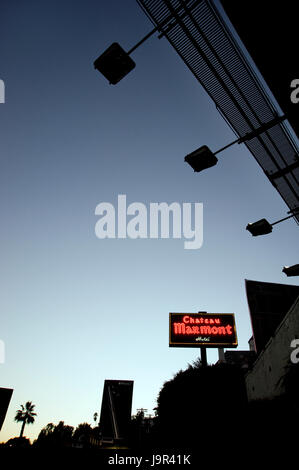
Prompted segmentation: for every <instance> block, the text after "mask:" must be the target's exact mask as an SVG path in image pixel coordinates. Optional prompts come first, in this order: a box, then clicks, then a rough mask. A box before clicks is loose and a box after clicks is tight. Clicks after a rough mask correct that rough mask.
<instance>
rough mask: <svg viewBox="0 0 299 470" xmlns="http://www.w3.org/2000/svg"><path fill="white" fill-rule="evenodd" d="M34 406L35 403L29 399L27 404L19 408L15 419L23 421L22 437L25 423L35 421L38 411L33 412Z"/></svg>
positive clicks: (18, 421)
mask: <svg viewBox="0 0 299 470" xmlns="http://www.w3.org/2000/svg"><path fill="white" fill-rule="evenodd" d="M34 408H35V405H33V404H32V402H31V401H27V402H26V404H25V406H23V405H21V409H20V410H17V413H16V416H15V421H16V422H17V423H22V427H21V432H20V437H23V433H24V428H25V424H31V423H34V420H35V418H34V416H36V413H34V412H33V410H34Z"/></svg>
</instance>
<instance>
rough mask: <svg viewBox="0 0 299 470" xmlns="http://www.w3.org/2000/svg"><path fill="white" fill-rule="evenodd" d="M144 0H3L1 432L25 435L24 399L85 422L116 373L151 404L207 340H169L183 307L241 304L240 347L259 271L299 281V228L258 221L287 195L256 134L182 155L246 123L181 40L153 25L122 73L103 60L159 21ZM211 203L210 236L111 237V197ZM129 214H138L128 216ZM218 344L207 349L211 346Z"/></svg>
mask: <svg viewBox="0 0 299 470" xmlns="http://www.w3.org/2000/svg"><path fill="white" fill-rule="evenodd" d="M152 27H153V26H152V24H151V22H150V21H149V19H148V18H147V17H146V15H145V14H144V13H143V11H142V10H141V9H140V7H139V6H138V4H137V2H135V0H126V1H120V0H109V1H108V0H85V1H79V0H77V1H71V0H63V1H61V0H59V1H58V0H43V1H38V0H26V1H20V0H19V1H18V0H2V1H1V2H0V57H1V61H0V79H2V80H3V81H4V83H5V103H4V104H0V132H1V139H0V155H1V160H0V161H1V172H0V204H1V229H0V241H1V244H0V247H1V264H0V285H1V296H0V340H2V341H3V342H4V344H5V362H4V363H3V364H0V386H1V387H8V388H13V389H14V392H13V396H12V399H11V403H10V406H9V410H8V413H7V416H6V420H5V422H4V425H3V428H2V431H1V433H0V442H1V441H6V440H7V439H9V438H10V437H14V436H18V435H19V432H20V427H21V425H20V423H14V416H15V413H16V410H17V409H18V408H19V407H20V405H21V404H25V402H26V401H32V402H33V403H34V404H35V405H36V409H35V411H36V413H37V418H36V421H35V423H34V424H33V425H27V426H26V427H25V435H26V437H29V438H30V439H31V440H33V439H35V438H36V437H37V436H38V434H39V432H40V430H41V429H42V428H43V427H44V426H45V425H46V424H47V423H49V422H52V423H54V424H57V423H58V422H59V421H60V420H62V421H64V422H65V424H68V425H71V426H77V425H78V424H79V423H82V422H89V423H91V424H94V423H93V414H94V413H95V412H98V413H100V407H101V399H102V391H103V385H104V380H105V379H127V380H134V392H133V408H132V412H133V413H135V412H136V409H137V408H141V407H143V408H146V409H147V410H148V413H151V414H153V408H154V407H155V406H156V398H157V395H158V393H159V390H160V388H161V387H162V385H163V383H164V382H165V381H166V380H169V379H171V378H172V377H173V374H175V373H176V372H177V371H178V370H180V369H184V368H186V367H187V365H188V364H190V363H192V362H193V361H194V360H196V359H197V358H198V357H199V354H200V351H199V349H196V348H193V349H192V348H169V346H168V319H169V312H197V311H208V312H219V313H220V312H223V313H235V318H236V326H237V334H238V341H239V346H238V348H239V349H248V340H249V338H250V337H251V335H252V330H251V324H250V318H249V311H248V306H247V299H246V292H245V279H253V280H259V281H266V282H278V283H286V284H294V285H297V284H298V280H297V279H296V278H287V277H286V276H285V274H283V273H282V268H283V266H285V265H292V264H296V263H298V227H297V225H296V223H295V222H294V221H293V220H288V221H286V222H283V223H282V224H279V225H276V226H275V227H274V228H273V233H272V234H270V235H268V236H262V237H256V238H253V237H252V236H251V235H250V234H249V233H248V232H247V231H246V230H245V227H246V225H247V223H248V222H254V221H256V220H258V219H261V218H263V217H265V218H267V220H269V221H270V222H273V221H275V220H278V219H280V218H282V217H284V216H286V213H287V211H288V208H287V206H286V204H285V203H284V201H283V200H282V199H281V197H280V196H279V194H278V192H277V191H276V190H275V189H274V187H273V186H272V185H271V184H270V182H269V181H268V179H267V178H266V177H265V175H264V173H263V171H262V169H261V168H260V167H259V165H258V163H257V162H256V161H255V159H254V158H253V156H252V155H251V154H250V153H249V151H248V150H247V149H246V147H245V146H244V145H235V146H233V147H231V148H229V149H228V150H226V151H225V152H223V153H222V154H220V155H219V162H218V164H217V166H215V167H213V168H210V169H208V170H206V171H204V172H202V173H194V172H193V170H192V169H191V167H190V166H189V165H188V164H187V163H185V162H184V157H185V155H186V154H188V153H190V152H192V151H193V150H195V149H197V148H198V147H200V146H201V145H208V146H209V147H210V148H211V149H212V150H215V151H216V150H217V149H219V148H220V147H222V146H224V145H226V144H227V143H229V142H231V141H232V140H234V139H235V135H234V133H233V132H232V131H231V130H230V128H229V126H228V125H227V124H226V122H225V121H224V120H223V118H222V117H221V116H220V114H219V113H218V111H217V110H216V108H215V105H214V103H213V102H212V100H211V99H210V98H209V97H208V95H207V94H206V92H205V91H204V90H203V88H202V87H201V86H200V84H199V83H198V82H197V81H196V79H195V78H194V76H193V75H192V74H191V72H190V71H189V70H188V69H187V67H186V66H185V65H184V63H183V61H182V60H181V59H180V57H179V56H178V55H177V53H176V52H175V51H174V49H173V48H172V47H171V45H170V44H169V43H168V42H167V40H166V39H165V38H164V39H161V40H159V39H158V38H157V36H153V37H152V38H151V39H150V40H148V41H147V42H146V43H145V44H144V45H142V46H141V47H140V48H139V49H137V50H136V51H135V52H134V53H133V54H132V58H133V60H134V61H135V62H136V68H135V69H134V70H133V71H132V72H131V73H130V74H129V75H128V76H127V77H125V78H124V79H123V80H122V81H121V82H120V83H118V84H117V85H115V86H113V85H109V83H108V82H107V80H106V79H105V78H104V77H103V76H102V75H101V74H100V73H99V72H98V71H96V70H95V69H94V67H93V61H94V60H95V59H96V58H97V57H98V56H99V55H100V54H101V53H102V52H103V51H104V50H105V49H106V48H107V47H108V46H109V45H110V44H111V43H112V42H115V41H116V42H119V43H120V44H121V45H122V47H123V48H124V49H125V50H129V49H130V48H131V47H132V46H133V45H134V44H135V43H137V42H138V41H139V40H140V39H141V38H142V37H143V36H144V35H145V34H146V33H147V32H149V31H150V30H151V28H152ZM118 195H126V197H127V205H129V204H131V203H133V202H139V203H143V204H144V205H145V206H146V207H147V209H148V213H149V207H150V204H151V203H161V202H167V203H168V204H170V203H172V202H177V203H179V204H180V205H181V207H182V205H183V203H193V205H194V203H202V204H203V244H202V246H201V248H199V249H191V250H190V249H184V241H186V240H185V239H184V238H183V236H182V238H181V239H174V238H172V237H171V238H169V239H162V238H161V237H159V238H158V239H151V238H144V239H130V238H126V239H119V238H115V239H99V238H98V237H97V236H96V233H95V226H96V223H97V221H98V220H99V215H96V214H95V210H96V207H97V206H98V204H100V203H102V202H107V203H110V204H112V205H113V206H114V207H115V209H116V210H117V199H118ZM130 218H132V216H128V220H130ZM217 359H218V351H217V349H214V350H213V349H210V350H208V362H210V363H215V362H216V361H217Z"/></svg>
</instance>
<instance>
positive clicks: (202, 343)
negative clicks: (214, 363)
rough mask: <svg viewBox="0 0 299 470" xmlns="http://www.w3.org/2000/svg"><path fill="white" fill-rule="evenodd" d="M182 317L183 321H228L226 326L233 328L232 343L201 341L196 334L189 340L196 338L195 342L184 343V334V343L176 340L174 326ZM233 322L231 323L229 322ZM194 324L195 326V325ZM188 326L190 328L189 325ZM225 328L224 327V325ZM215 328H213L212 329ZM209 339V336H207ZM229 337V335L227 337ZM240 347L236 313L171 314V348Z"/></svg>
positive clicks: (200, 334) (201, 334)
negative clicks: (177, 318)
mask: <svg viewBox="0 0 299 470" xmlns="http://www.w3.org/2000/svg"><path fill="white" fill-rule="evenodd" d="M176 316H177V317H181V321H182V319H183V318H184V317H185V316H186V317H191V318H194V317H195V319H196V318H197V317H198V319H199V320H200V319H203V322H204V320H209V319H210V320H215V317H216V318H219V319H223V320H226V325H229V326H230V327H231V328H232V341H204V340H203V341H200V340H197V339H196V338H195V336H196V334H197V333H196V334H194V333H193V334H192V336H191V334H190V336H188V338H190V339H192V337H194V340H193V341H190V339H189V341H184V336H185V334H182V341H178V340H174V338H173V336H174V334H173V332H172V325H173V324H174V323H175V322H174V320H175V317H176ZM228 320H231V321H228ZM194 323H195V322H194ZM194 323H193V325H194ZM199 324H201V325H202V323H200V322H198V323H195V325H199ZM204 324H205V325H207V322H204ZM186 325H188V326H189V324H188V323H186ZM222 326H223V325H222ZM212 328H213V327H212ZM224 328H225V327H224ZM198 335H199V336H205V334H204V333H201V332H200V333H198ZM206 337H208V336H206ZM218 337H220V336H218ZM226 337H227V335H226ZM237 346H238V337H237V329H236V322H235V314H234V313H207V312H195V313H194V312H193V313H183V312H170V313H169V347H178V348H236V347H237Z"/></svg>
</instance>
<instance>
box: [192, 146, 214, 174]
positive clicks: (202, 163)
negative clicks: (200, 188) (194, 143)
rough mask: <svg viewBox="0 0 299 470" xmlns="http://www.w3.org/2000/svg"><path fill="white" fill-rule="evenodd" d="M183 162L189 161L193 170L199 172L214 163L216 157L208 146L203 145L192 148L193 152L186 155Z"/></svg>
mask: <svg viewBox="0 0 299 470" xmlns="http://www.w3.org/2000/svg"><path fill="white" fill-rule="evenodd" d="M185 162H187V163H189V165H190V166H191V167H192V168H193V170H194V171H196V172H199V171H202V170H205V169H206V168H210V167H211V166H214V165H216V163H217V162H218V158H217V157H215V155H214V154H213V152H211V150H210V149H209V147H207V146H206V145H203V146H202V147H199V149H197V150H194V152H192V153H189V154H188V155H186V157H185Z"/></svg>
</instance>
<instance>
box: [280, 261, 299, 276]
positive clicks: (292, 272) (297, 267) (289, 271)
mask: <svg viewBox="0 0 299 470" xmlns="http://www.w3.org/2000/svg"><path fill="white" fill-rule="evenodd" d="M282 272H283V273H285V274H286V275H287V276H288V277H290V276H299V264H294V265H293V266H285V267H284V268H283V270H282Z"/></svg>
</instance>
